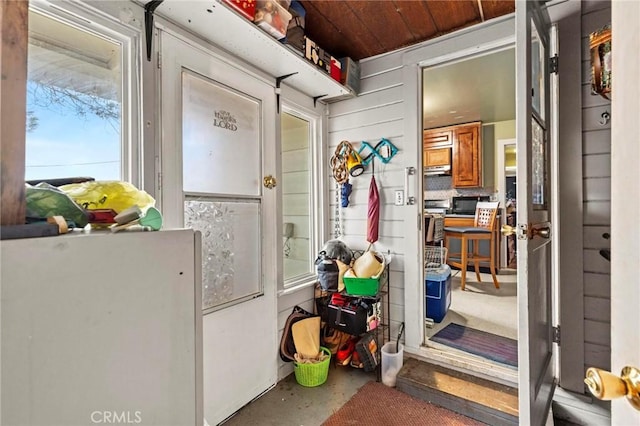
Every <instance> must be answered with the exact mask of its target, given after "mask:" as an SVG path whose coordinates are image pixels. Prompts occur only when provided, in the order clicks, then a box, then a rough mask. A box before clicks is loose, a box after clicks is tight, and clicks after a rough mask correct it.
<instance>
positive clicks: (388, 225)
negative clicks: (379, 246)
mask: <svg viewBox="0 0 640 426" xmlns="http://www.w3.org/2000/svg"><path fill="white" fill-rule="evenodd" d="M351 225H353V227H354V228H355V229H362V234H363V235H364V234H365V233H366V229H367V220H366V218H365V219H352V220H350V221H349V226H351ZM378 231H379V234H380V236H381V237H396V238H400V237H402V235H403V234H404V232H403V223H402V222H401V221H399V220H383V221H381V222H380V225H379V229H378Z"/></svg>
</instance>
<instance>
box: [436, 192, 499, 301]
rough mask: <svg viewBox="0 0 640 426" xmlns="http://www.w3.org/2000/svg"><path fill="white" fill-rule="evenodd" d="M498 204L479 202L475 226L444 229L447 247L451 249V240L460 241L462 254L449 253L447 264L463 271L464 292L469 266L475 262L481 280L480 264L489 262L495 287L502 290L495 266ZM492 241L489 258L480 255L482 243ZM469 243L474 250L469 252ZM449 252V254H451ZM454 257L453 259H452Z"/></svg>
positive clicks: (477, 274) (462, 286)
mask: <svg viewBox="0 0 640 426" xmlns="http://www.w3.org/2000/svg"><path fill="white" fill-rule="evenodd" d="M498 204H499V203H498V202H497V201H496V202H479V203H478V204H477V205H476V214H475V217H474V219H473V226H455V227H446V226H445V228H444V241H445V246H446V247H447V248H449V239H450V238H459V239H460V253H449V254H448V255H447V264H449V265H451V266H456V267H458V268H460V270H461V272H462V273H461V288H462V290H464V287H465V280H466V277H467V265H468V264H469V263H470V262H473V264H474V267H475V271H476V278H478V282H482V279H480V262H489V269H490V270H491V277H492V278H493V285H495V286H496V288H500V284H499V283H498V279H497V278H496V269H495V266H494V253H495V249H496V232H495V231H496V230H495V226H496V215H497V213H498ZM482 240H490V246H491V248H490V254H489V256H482V255H480V251H479V246H480V241H482ZM469 241H472V242H473V250H472V251H471V252H469ZM449 251H450V249H449V250H447V252H449ZM451 257H453V259H450V258H451ZM457 259H459V260H457Z"/></svg>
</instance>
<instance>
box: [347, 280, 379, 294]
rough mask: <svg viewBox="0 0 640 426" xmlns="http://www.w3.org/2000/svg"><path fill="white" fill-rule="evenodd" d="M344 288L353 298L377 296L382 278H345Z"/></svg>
mask: <svg viewBox="0 0 640 426" xmlns="http://www.w3.org/2000/svg"><path fill="white" fill-rule="evenodd" d="M342 281H343V282H344V287H345V289H346V290H347V294H349V295H351V296H375V295H376V294H378V290H379V288H380V278H379V277H376V278H373V277H372V278H356V277H343V278H342Z"/></svg>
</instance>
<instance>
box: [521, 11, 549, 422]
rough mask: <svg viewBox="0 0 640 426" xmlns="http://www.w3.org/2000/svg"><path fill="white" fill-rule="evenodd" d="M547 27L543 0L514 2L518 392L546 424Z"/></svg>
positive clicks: (526, 410) (526, 413)
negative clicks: (542, 4)
mask: <svg viewBox="0 0 640 426" xmlns="http://www.w3.org/2000/svg"><path fill="white" fill-rule="evenodd" d="M549 32H550V20H549V16H548V14H547V11H546V10H545V9H541V7H540V5H539V4H538V2H533V1H524V0H522V1H520V0H519V1H517V2H516V69H517V73H516V145H517V147H516V149H517V153H518V155H517V160H516V162H517V166H516V167H517V179H518V185H517V203H518V208H517V227H518V243H517V245H518V250H517V251H518V255H517V262H518V333H519V335H518V396H519V416H520V424H523V425H540V424H544V423H545V421H546V418H547V413H548V412H549V408H550V404H551V399H552V397H553V391H554V387H555V378H554V371H553V370H554V361H553V360H554V356H553V339H552V323H551V308H552V300H551V296H552V292H551V261H552V258H551V236H552V235H553V234H552V232H551V231H552V228H551V223H550V221H551V214H550V212H551V205H550V203H551V197H550V194H551V193H550V191H549V189H550V188H551V182H550V178H551V174H550V169H549V163H550V161H549V155H550V146H551V144H550V130H551V124H552V123H551V115H550V112H549V110H550V108H549V107H550V102H549V101H550V90H549V80H550V78H549V67H548V58H549V55H550V51H549ZM545 230H546V231H547V232H548V233H545Z"/></svg>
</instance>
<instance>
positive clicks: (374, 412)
mask: <svg viewBox="0 0 640 426" xmlns="http://www.w3.org/2000/svg"><path fill="white" fill-rule="evenodd" d="M344 425H366V426H388V425H403V426H423V425H472V426H475V425H484V423H480V422H479V421H477V420H474V419H471V418H469V417H465V416H463V415H462V414H458V413H454V412H453V411H450V410H447V409H446V408H442V407H438V406H436V405H433V404H429V403H428V402H425V401H422V400H419V399H417V398H414V397H412V396H409V395H408V394H406V393H404V392H400V391H399V390H396V389H394V388H390V387H388V386H385V385H383V384H382V383H378V382H368V383H367V384H365V385H364V386H363V387H361V388H360V389H359V390H358V392H357V393H356V394H355V395H353V397H351V399H350V400H349V401H347V403H346V404H344V405H343V406H342V408H340V409H339V410H338V411H336V412H335V413H333V415H332V416H331V417H329V418H328V419H327V420H326V421H325V422H324V423H322V426H344Z"/></svg>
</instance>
